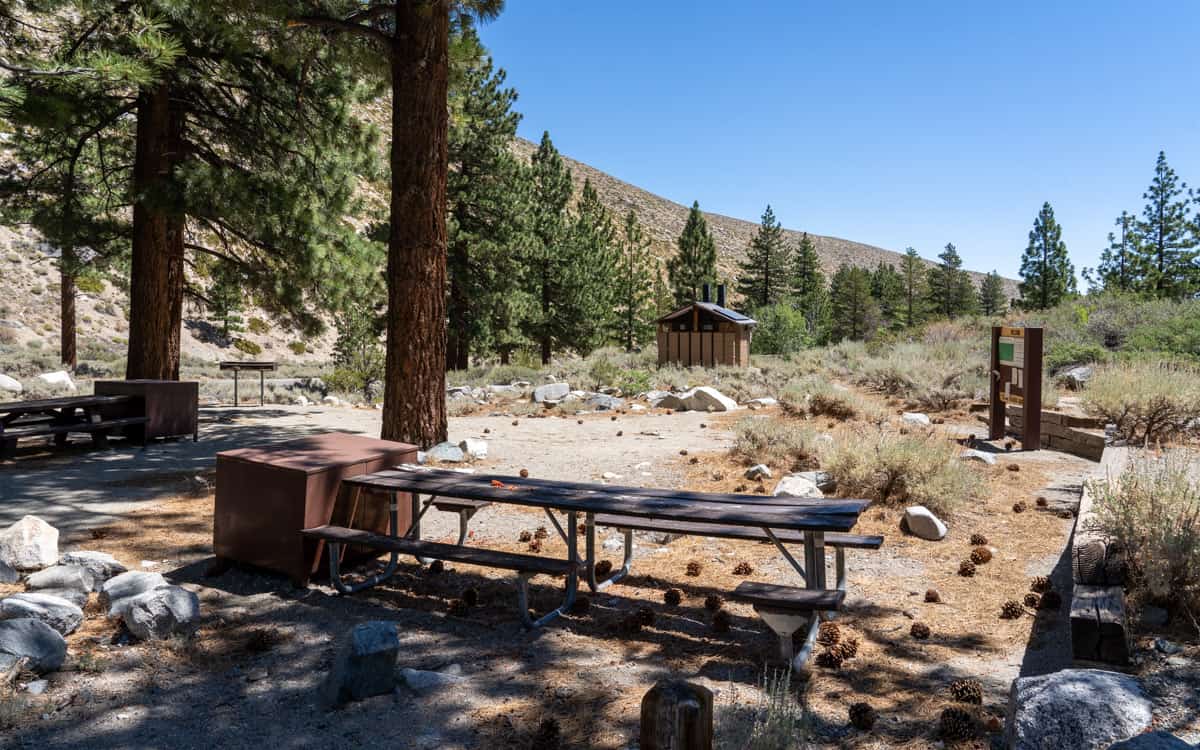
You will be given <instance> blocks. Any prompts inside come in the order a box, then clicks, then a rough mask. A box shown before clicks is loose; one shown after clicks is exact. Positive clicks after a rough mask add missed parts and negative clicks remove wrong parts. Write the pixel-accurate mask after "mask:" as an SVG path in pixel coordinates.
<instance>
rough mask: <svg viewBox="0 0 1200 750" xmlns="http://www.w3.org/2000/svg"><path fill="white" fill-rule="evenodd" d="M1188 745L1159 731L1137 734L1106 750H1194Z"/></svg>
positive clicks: (1168, 733) (1171, 735)
mask: <svg viewBox="0 0 1200 750" xmlns="http://www.w3.org/2000/svg"><path fill="white" fill-rule="evenodd" d="M1194 748H1195V746H1193V745H1189V744H1188V743H1186V742H1184V741H1183V740H1181V739H1179V738H1178V737H1176V736H1175V735H1173V734H1171V733H1170V732H1164V731H1162V730H1161V729H1160V730H1158V731H1157V732H1146V733H1145V734H1139V735H1138V736H1137V737H1134V738H1133V739H1128V740H1123V741H1121V742H1118V743H1116V744H1113V745H1109V746H1108V750H1194Z"/></svg>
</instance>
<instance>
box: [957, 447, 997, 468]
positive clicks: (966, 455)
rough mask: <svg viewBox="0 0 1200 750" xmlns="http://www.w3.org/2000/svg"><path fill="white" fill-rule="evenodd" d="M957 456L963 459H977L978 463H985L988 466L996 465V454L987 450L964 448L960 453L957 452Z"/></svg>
mask: <svg viewBox="0 0 1200 750" xmlns="http://www.w3.org/2000/svg"><path fill="white" fill-rule="evenodd" d="M958 457H959V458H961V459H962V460H964V461H979V462H980V463H984V464H987V465H988V466H995V465H996V454H994V453H988V452H987V451H980V450H975V449H974V448H968V449H966V450H965V451H963V452H962V453H960V454H958Z"/></svg>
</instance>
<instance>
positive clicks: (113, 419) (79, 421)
mask: <svg viewBox="0 0 1200 750" xmlns="http://www.w3.org/2000/svg"><path fill="white" fill-rule="evenodd" d="M137 401H139V399H138V398H137V397H135V396H129V395H95V396H65V397H62V398H47V399H38V400H34V401H12V402H9V403H3V404H0V458H6V457H9V456H12V455H15V453H16V448H17V440H18V439H19V438H24V437H43V436H45V437H49V436H53V438H54V442H55V443H56V444H57V445H60V446H61V445H64V444H66V442H67V436H68V435H69V434H70V433H72V432H77V433H80V432H82V433H87V434H89V435H91V437H92V440H93V442H95V443H96V444H97V445H104V444H105V443H106V442H107V440H108V436H109V434H110V433H111V432H112V431H114V430H118V429H123V428H126V427H138V426H140V425H144V424H145V423H146V417H145V416H144V415H143V414H141V413H140V410H139V409H137V408H134V407H135V404H136V402H137Z"/></svg>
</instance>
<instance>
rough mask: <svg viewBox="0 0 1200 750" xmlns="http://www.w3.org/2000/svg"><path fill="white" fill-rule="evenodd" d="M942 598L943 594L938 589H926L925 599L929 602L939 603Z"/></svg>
mask: <svg viewBox="0 0 1200 750" xmlns="http://www.w3.org/2000/svg"><path fill="white" fill-rule="evenodd" d="M941 600H942V595H941V594H939V593H938V590H937V589H927V590H926V591H925V601H926V602H928V603H929V604H937V603H938V602H940V601H941Z"/></svg>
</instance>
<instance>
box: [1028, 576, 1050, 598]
mask: <svg viewBox="0 0 1200 750" xmlns="http://www.w3.org/2000/svg"><path fill="white" fill-rule="evenodd" d="M1052 588H1054V586H1053V584H1051V583H1050V579H1049V578H1047V577H1046V576H1037V577H1036V578H1034V579H1033V580H1032V581H1030V582H1029V590H1030V591H1035V592H1037V593H1039V594H1044V593H1046V592H1047V591H1049V590H1050V589H1052Z"/></svg>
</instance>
